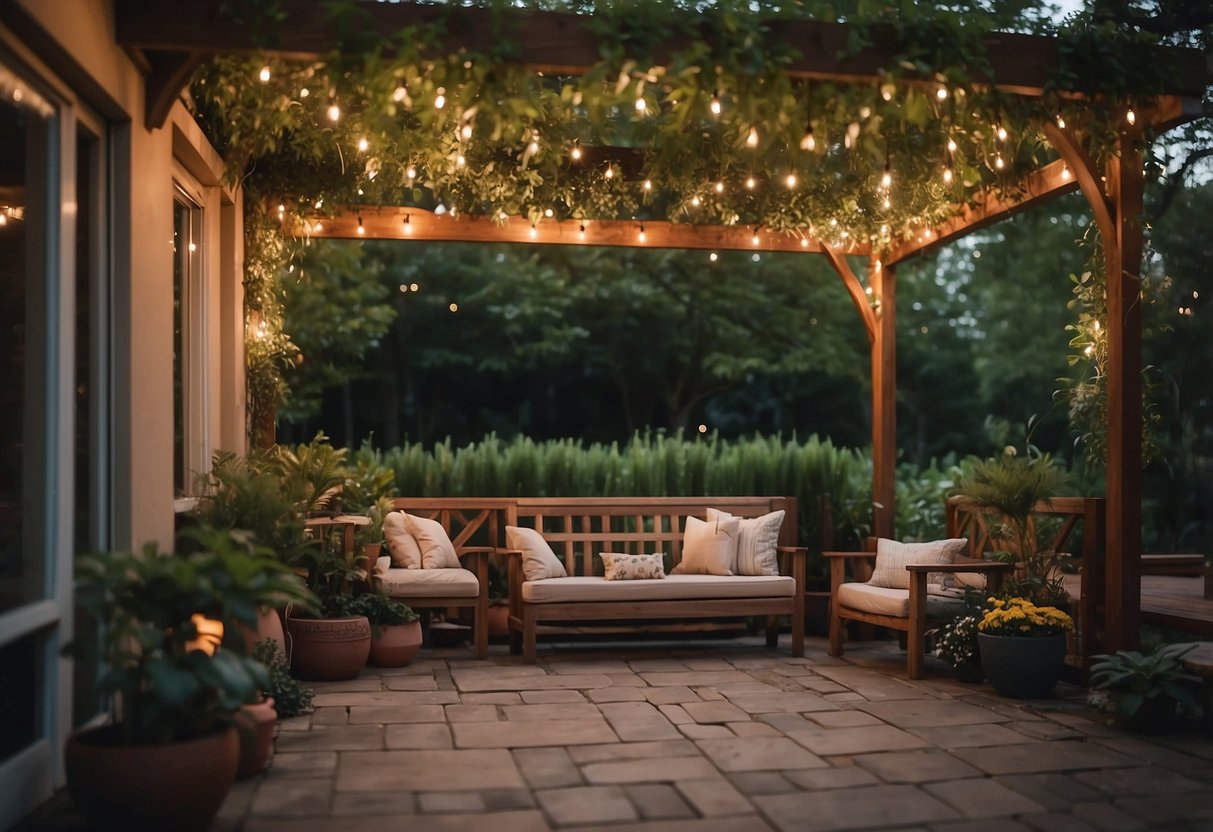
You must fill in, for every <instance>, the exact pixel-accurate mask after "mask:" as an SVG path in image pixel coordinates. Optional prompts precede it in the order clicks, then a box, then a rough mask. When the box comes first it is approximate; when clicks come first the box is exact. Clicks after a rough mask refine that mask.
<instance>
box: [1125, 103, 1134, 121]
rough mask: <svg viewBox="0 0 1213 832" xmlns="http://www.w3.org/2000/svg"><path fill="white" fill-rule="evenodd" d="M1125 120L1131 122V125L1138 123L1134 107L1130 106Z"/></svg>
mask: <svg viewBox="0 0 1213 832" xmlns="http://www.w3.org/2000/svg"><path fill="white" fill-rule="evenodd" d="M1125 121H1127V122H1129V124H1130V125H1134V124H1136V123H1137V113H1135V112H1133V108H1132V107H1130V108H1129V111H1128V112H1127V113H1125Z"/></svg>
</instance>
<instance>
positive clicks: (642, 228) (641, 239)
mask: <svg viewBox="0 0 1213 832" xmlns="http://www.w3.org/2000/svg"><path fill="white" fill-rule="evenodd" d="M637 239H638V240H640V242H642V243H643V242H644V241H645V240H647V239H648V235H646V234H645V233H644V226H643V225H642V226H640V234H638V235H637Z"/></svg>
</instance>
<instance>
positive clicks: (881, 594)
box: [838, 582, 964, 618]
mask: <svg viewBox="0 0 1213 832" xmlns="http://www.w3.org/2000/svg"><path fill="white" fill-rule="evenodd" d="M938 591H939V588H938V587H937V586H935V585H933V584H927V617H928V618H944V617H947V616H949V615H951V614H952V613H954V612H959V611H960V609H961V608H962V607H963V606H964V602H963V601H962V600H961V599H959V598H956V597H954V596H951V595H939V594H937V593H938ZM838 603H839V604H841V605H842V606H844V607H850V608H851V609H853V610H860V611H862V612H867V613H874V614H875V615H891V616H894V617H895V618H907V617H909V615H910V591H909V589H890V588H889V587H883V586H875V585H874V584H872V583H871V582H869V583H866V584H861V583H857V582H852V583H845V584H839V586H838Z"/></svg>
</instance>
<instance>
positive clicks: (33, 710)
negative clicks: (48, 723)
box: [0, 634, 43, 760]
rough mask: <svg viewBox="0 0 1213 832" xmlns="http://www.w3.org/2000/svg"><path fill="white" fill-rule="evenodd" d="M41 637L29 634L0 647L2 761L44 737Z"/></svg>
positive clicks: (0, 734) (0, 756) (0, 754)
mask: <svg viewBox="0 0 1213 832" xmlns="http://www.w3.org/2000/svg"><path fill="white" fill-rule="evenodd" d="M40 642H41V638H40V636H38V635H36V634H35V635H28V636H26V637H25V638H22V639H18V640H17V641H14V642H13V643H12V644H9V645H7V646H5V647H2V648H0V714H4V730H3V731H0V760H4V759H5V758H6V757H11V756H12V755H13V754H16V753H17V752H18V751H20V750H21V749H23V748H25V747H26V746H28V745H29V744H30V743H32V742H33V741H34V740H36V739H38V738H39V737H40V736H41V733H42V732H41V731H39V730H38V721H39V720H38V718H37V717H38V690H37V684H36V681H35V680H37V679H41V678H42V671H43V668H42V667H41V666H40V665H41V661H40V659H41V656H42V653H43V650H42V645H41V643H40Z"/></svg>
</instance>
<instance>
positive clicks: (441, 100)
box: [434, 87, 446, 110]
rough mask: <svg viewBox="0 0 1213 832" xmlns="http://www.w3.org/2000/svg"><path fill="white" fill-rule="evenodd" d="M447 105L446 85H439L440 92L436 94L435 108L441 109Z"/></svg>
mask: <svg viewBox="0 0 1213 832" xmlns="http://www.w3.org/2000/svg"><path fill="white" fill-rule="evenodd" d="M445 106H446V87H439V88H438V94H437V95H436V96H434V109H435V110H441V109H442V108H443V107H445Z"/></svg>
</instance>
